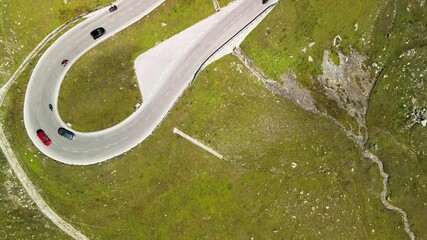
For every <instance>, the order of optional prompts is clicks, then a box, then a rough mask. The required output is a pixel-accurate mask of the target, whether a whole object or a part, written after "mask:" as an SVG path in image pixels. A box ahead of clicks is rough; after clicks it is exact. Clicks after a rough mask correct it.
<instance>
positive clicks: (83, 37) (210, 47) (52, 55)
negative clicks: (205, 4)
mask: <svg viewBox="0 0 427 240" xmlns="http://www.w3.org/2000/svg"><path fill="white" fill-rule="evenodd" d="M163 1H164V0H144V1H142V0H126V1H121V2H120V3H118V4H116V5H117V6H118V10H117V11H115V12H113V13H110V12H109V11H108V8H106V9H102V10H100V11H98V12H97V13H96V14H94V16H92V17H91V18H89V19H88V20H86V21H84V22H82V23H80V24H78V25H77V26H76V27H74V28H73V29H71V30H69V31H68V32H67V33H65V34H64V35H63V36H61V37H60V38H59V39H58V40H57V41H56V42H55V43H54V44H53V45H52V46H51V47H50V48H49V49H48V50H47V51H46V52H45V53H44V54H43V56H42V57H41V59H40V60H39V62H38V63H37V65H36V67H35V69H34V71H33V74H32V76H31V79H30V82H29V84H28V88H27V92H26V95H25V102H24V123H25V128H26V130H27V133H28V135H29V137H30V138H31V140H32V141H33V143H34V144H35V145H36V146H37V148H39V149H40V151H42V152H43V153H44V154H46V155H47V156H49V157H51V158H53V159H55V160H57V161H60V162H62V163H66V164H73V165H88V164H94V163H98V162H102V161H105V160H108V159H110V158H113V157H115V156H117V155H120V154H122V153H124V152H126V151H128V150H130V149H131V148H133V147H135V146H136V145H138V144H139V143H140V142H142V141H143V140H144V139H146V138H147V137H148V136H149V135H150V134H151V133H152V132H153V131H154V130H155V128H156V127H157V126H158V125H159V124H160V122H161V121H162V119H163V118H165V117H166V115H167V113H168V112H169V111H170V109H171V108H172V107H173V105H174V103H175V102H176V101H177V99H178V98H179V96H180V95H181V94H182V93H183V91H184V90H185V88H187V87H188V86H189V84H190V83H191V82H192V81H193V79H194V77H195V74H196V73H197V72H198V71H199V70H200V67H201V66H202V65H203V64H204V63H205V61H206V60H207V59H208V58H210V57H211V56H212V54H213V53H215V52H216V51H218V49H221V48H222V47H223V46H224V44H225V43H227V42H228V41H229V40H230V39H231V38H233V37H235V36H236V34H238V33H239V32H240V31H242V29H244V28H245V27H246V26H247V25H248V24H250V23H251V22H253V21H254V20H255V19H256V18H257V17H258V16H260V15H262V14H263V13H265V12H267V11H268V10H271V8H272V7H273V6H274V4H275V3H277V0H270V1H269V2H268V3H267V4H262V3H261V0H237V1H235V2H233V3H232V4H230V5H229V6H227V7H225V8H223V9H222V10H221V11H220V12H218V13H216V14H214V15H212V16H211V17H209V18H207V19H205V20H204V21H202V22H200V23H198V24H196V25H194V26H193V27H191V28H189V29H187V30H185V31H183V32H181V33H180V34H178V35H176V36H174V37H172V38H170V39H168V40H166V41H165V42H163V43H161V44H159V45H157V46H156V47H155V48H153V49H151V50H149V51H147V52H146V53H144V54H142V55H141V56H140V57H138V59H137V60H136V61H135V68H136V71H137V76H138V81H139V83H140V88H141V93H142V96H143V99H144V102H143V104H142V105H141V106H140V108H139V109H138V110H137V111H135V112H134V113H133V114H132V115H130V116H129V117H128V118H127V119H125V120H124V121H122V122H121V123H119V124H117V125H115V126H113V127H111V128H108V129H104V130H101V131H97V132H90V133H82V132H76V131H73V132H75V133H76V137H75V139H74V140H73V141H70V140H68V139H65V138H64V137H62V136H60V135H59V134H58V132H57V130H58V128H59V127H65V128H68V127H67V126H66V125H65V123H64V122H63V121H62V120H61V118H60V116H59V115H58V111H57V109H56V106H57V100H58V95H59V89H60V86H61V82H62V80H63V78H64V76H65V74H66V71H67V70H68V69H69V67H70V66H71V65H72V63H73V62H75V61H76V60H77V59H78V58H79V57H80V56H81V55H82V54H84V53H85V52H86V51H88V50H89V49H90V48H92V47H94V46H95V45H96V44H98V43H99V42H100V41H103V40H105V39H107V38H108V37H109V36H112V35H113V34H115V33H116V32H118V31H120V30H122V29H123V28H125V27H127V26H129V25H130V24H131V23H133V22H135V21H137V20H138V19H140V18H141V17H142V16H144V15H146V14H147V13H148V12H150V11H151V10H153V9H154V8H156V7H157V6H159V5H160V4H161V3H162V2H163ZM97 27H104V28H105V29H106V34H105V35H104V36H102V37H101V38H99V39H97V40H94V39H93V38H92V36H90V32H91V31H92V30H93V29H95V28H97ZM63 59H69V63H68V65H67V66H66V67H63V66H62V65H61V62H62V60H63ZM88 101H90V96H88ZM49 104H53V107H54V111H50V110H49V107H48V105H49ZM38 129H43V130H44V131H45V132H46V134H47V135H48V136H49V137H50V138H51V140H52V144H51V145H50V146H44V145H43V143H42V142H41V141H40V139H39V138H38V137H37V134H36V131H37V130H38ZM68 129H69V128H68Z"/></svg>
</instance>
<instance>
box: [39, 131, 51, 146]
mask: <svg viewBox="0 0 427 240" xmlns="http://www.w3.org/2000/svg"><path fill="white" fill-rule="evenodd" d="M37 136H38V137H39V138H40V140H42V142H43V144H44V145H46V146H49V145H50V144H51V143H52V141H51V140H50V138H49V137H48V136H47V135H46V133H45V132H44V131H43V130H41V129H39V130H37Z"/></svg>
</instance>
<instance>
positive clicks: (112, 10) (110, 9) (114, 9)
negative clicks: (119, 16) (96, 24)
mask: <svg viewBox="0 0 427 240" xmlns="http://www.w3.org/2000/svg"><path fill="white" fill-rule="evenodd" d="M108 10H109V11H110V12H114V11H116V10H117V6H116V5H111V7H110V8H109V9H108Z"/></svg>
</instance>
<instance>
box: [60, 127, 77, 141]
mask: <svg viewBox="0 0 427 240" xmlns="http://www.w3.org/2000/svg"><path fill="white" fill-rule="evenodd" d="M58 134H59V135H61V136H63V137H64V138H67V139H69V140H73V139H74V137H75V136H76V135H75V134H74V133H73V132H71V131H70V130H67V129H65V128H63V127H60V128H58Z"/></svg>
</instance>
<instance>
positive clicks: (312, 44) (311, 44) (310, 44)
mask: <svg viewBox="0 0 427 240" xmlns="http://www.w3.org/2000/svg"><path fill="white" fill-rule="evenodd" d="M314 44H316V43H315V42H311V43H309V44H308V46H309V47H313V46H314Z"/></svg>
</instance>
